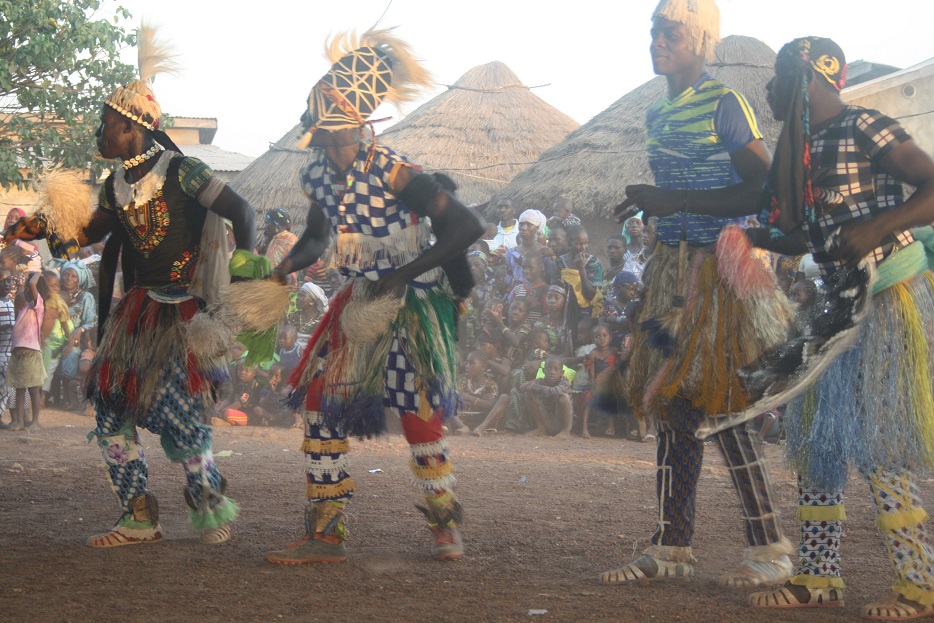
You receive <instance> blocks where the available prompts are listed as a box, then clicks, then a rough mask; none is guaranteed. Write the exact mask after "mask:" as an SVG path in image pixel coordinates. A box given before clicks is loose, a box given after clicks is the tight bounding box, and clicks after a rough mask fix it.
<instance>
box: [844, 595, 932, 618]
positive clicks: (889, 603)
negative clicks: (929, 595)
mask: <svg viewBox="0 0 934 623" xmlns="http://www.w3.org/2000/svg"><path fill="white" fill-rule="evenodd" d="M860 616H861V617H862V618H864V619H869V620H871V621H910V620H912V619H920V618H922V617H929V616H934V606H927V607H924V606H923V605H921V604H919V603H917V602H915V601H910V600H908V599H906V598H905V596H904V595H901V594H899V593H896V592H895V591H892V592H891V593H889V595H888V596H887V597H885V598H884V599H881V600H879V601H876V602H873V603H871V604H868V605H866V606H863V610H862V612H861V613H860Z"/></svg>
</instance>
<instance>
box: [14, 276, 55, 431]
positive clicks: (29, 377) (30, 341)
mask: <svg viewBox="0 0 934 623" xmlns="http://www.w3.org/2000/svg"><path fill="white" fill-rule="evenodd" d="M20 296H22V298H23V302H22V305H23V307H22V309H21V310H20V312H19V314H18V315H17V317H16V322H15V323H14V324H13V344H12V346H13V354H12V356H11V357H10V363H9V365H8V366H7V383H8V384H9V385H10V387H12V388H13V389H14V390H16V407H15V410H14V412H13V423H12V424H11V429H12V430H27V429H28V430H29V431H31V432H35V431H37V430H39V428H40V426H39V405H40V399H41V392H42V382H43V381H44V380H45V376H46V374H45V365H44V364H43V362H42V341H43V339H44V338H45V337H46V336H44V335H43V334H42V322H43V319H44V318H45V299H46V298H48V296H49V291H48V286H47V285H46V282H45V279H43V278H42V275H41V274H39V273H30V274H29V277H27V279H26V283H25V286H24V288H23V291H22V292H21V294H20ZM26 392H29V401H30V403H31V406H32V409H31V410H32V418H31V420H29V421H28V422H27V419H26Z"/></svg>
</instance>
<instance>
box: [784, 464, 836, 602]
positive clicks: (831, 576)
mask: <svg viewBox="0 0 934 623" xmlns="http://www.w3.org/2000/svg"><path fill="white" fill-rule="evenodd" d="M844 519H846V511H845V509H844V506H843V490H842V489H840V490H837V491H821V490H820V489H815V488H814V487H812V486H810V485H809V484H808V482H807V481H806V480H805V479H804V477H803V476H801V475H800V474H799V475H798V521H800V522H801V543H800V544H799V545H798V563H797V569H796V570H795V575H794V576H793V577H792V578H791V583H792V584H796V585H798V586H807V587H808V588H826V587H830V586H832V587H835V588H845V587H844V584H843V580H842V578H840V534H841V532H842V531H843V520H844Z"/></svg>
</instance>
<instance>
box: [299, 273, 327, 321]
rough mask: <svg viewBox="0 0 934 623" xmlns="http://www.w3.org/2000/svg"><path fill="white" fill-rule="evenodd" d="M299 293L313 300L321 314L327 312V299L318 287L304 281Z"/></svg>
mask: <svg viewBox="0 0 934 623" xmlns="http://www.w3.org/2000/svg"><path fill="white" fill-rule="evenodd" d="M301 291H302V292H304V293H305V294H307V295H309V296H310V297H311V298H312V299H314V301H315V303H316V304H317V305H318V309H319V310H320V311H321V313H322V314H323V313H324V312H326V311H327V310H328V297H327V296H326V295H325V294H324V290H322V289H321V287H320V286H318V285H317V284H314V283H312V282H310V281H306V282H305V283H304V284H303V285H302V287H301Z"/></svg>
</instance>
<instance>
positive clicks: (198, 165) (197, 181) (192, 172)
mask: <svg viewBox="0 0 934 623" xmlns="http://www.w3.org/2000/svg"><path fill="white" fill-rule="evenodd" d="M213 176H214V171H212V170H211V167H209V166H208V165H206V164H204V162H202V161H201V160H198V159H197V158H182V161H181V163H179V165H178V183H179V184H181V186H182V192H184V193H185V194H186V195H188V196H189V197H191V198H192V199H197V198H198V190H199V189H200V188H201V186H203V185H204V183H205V182H206V181H208V180H209V179H211V178H212V177H213Z"/></svg>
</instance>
